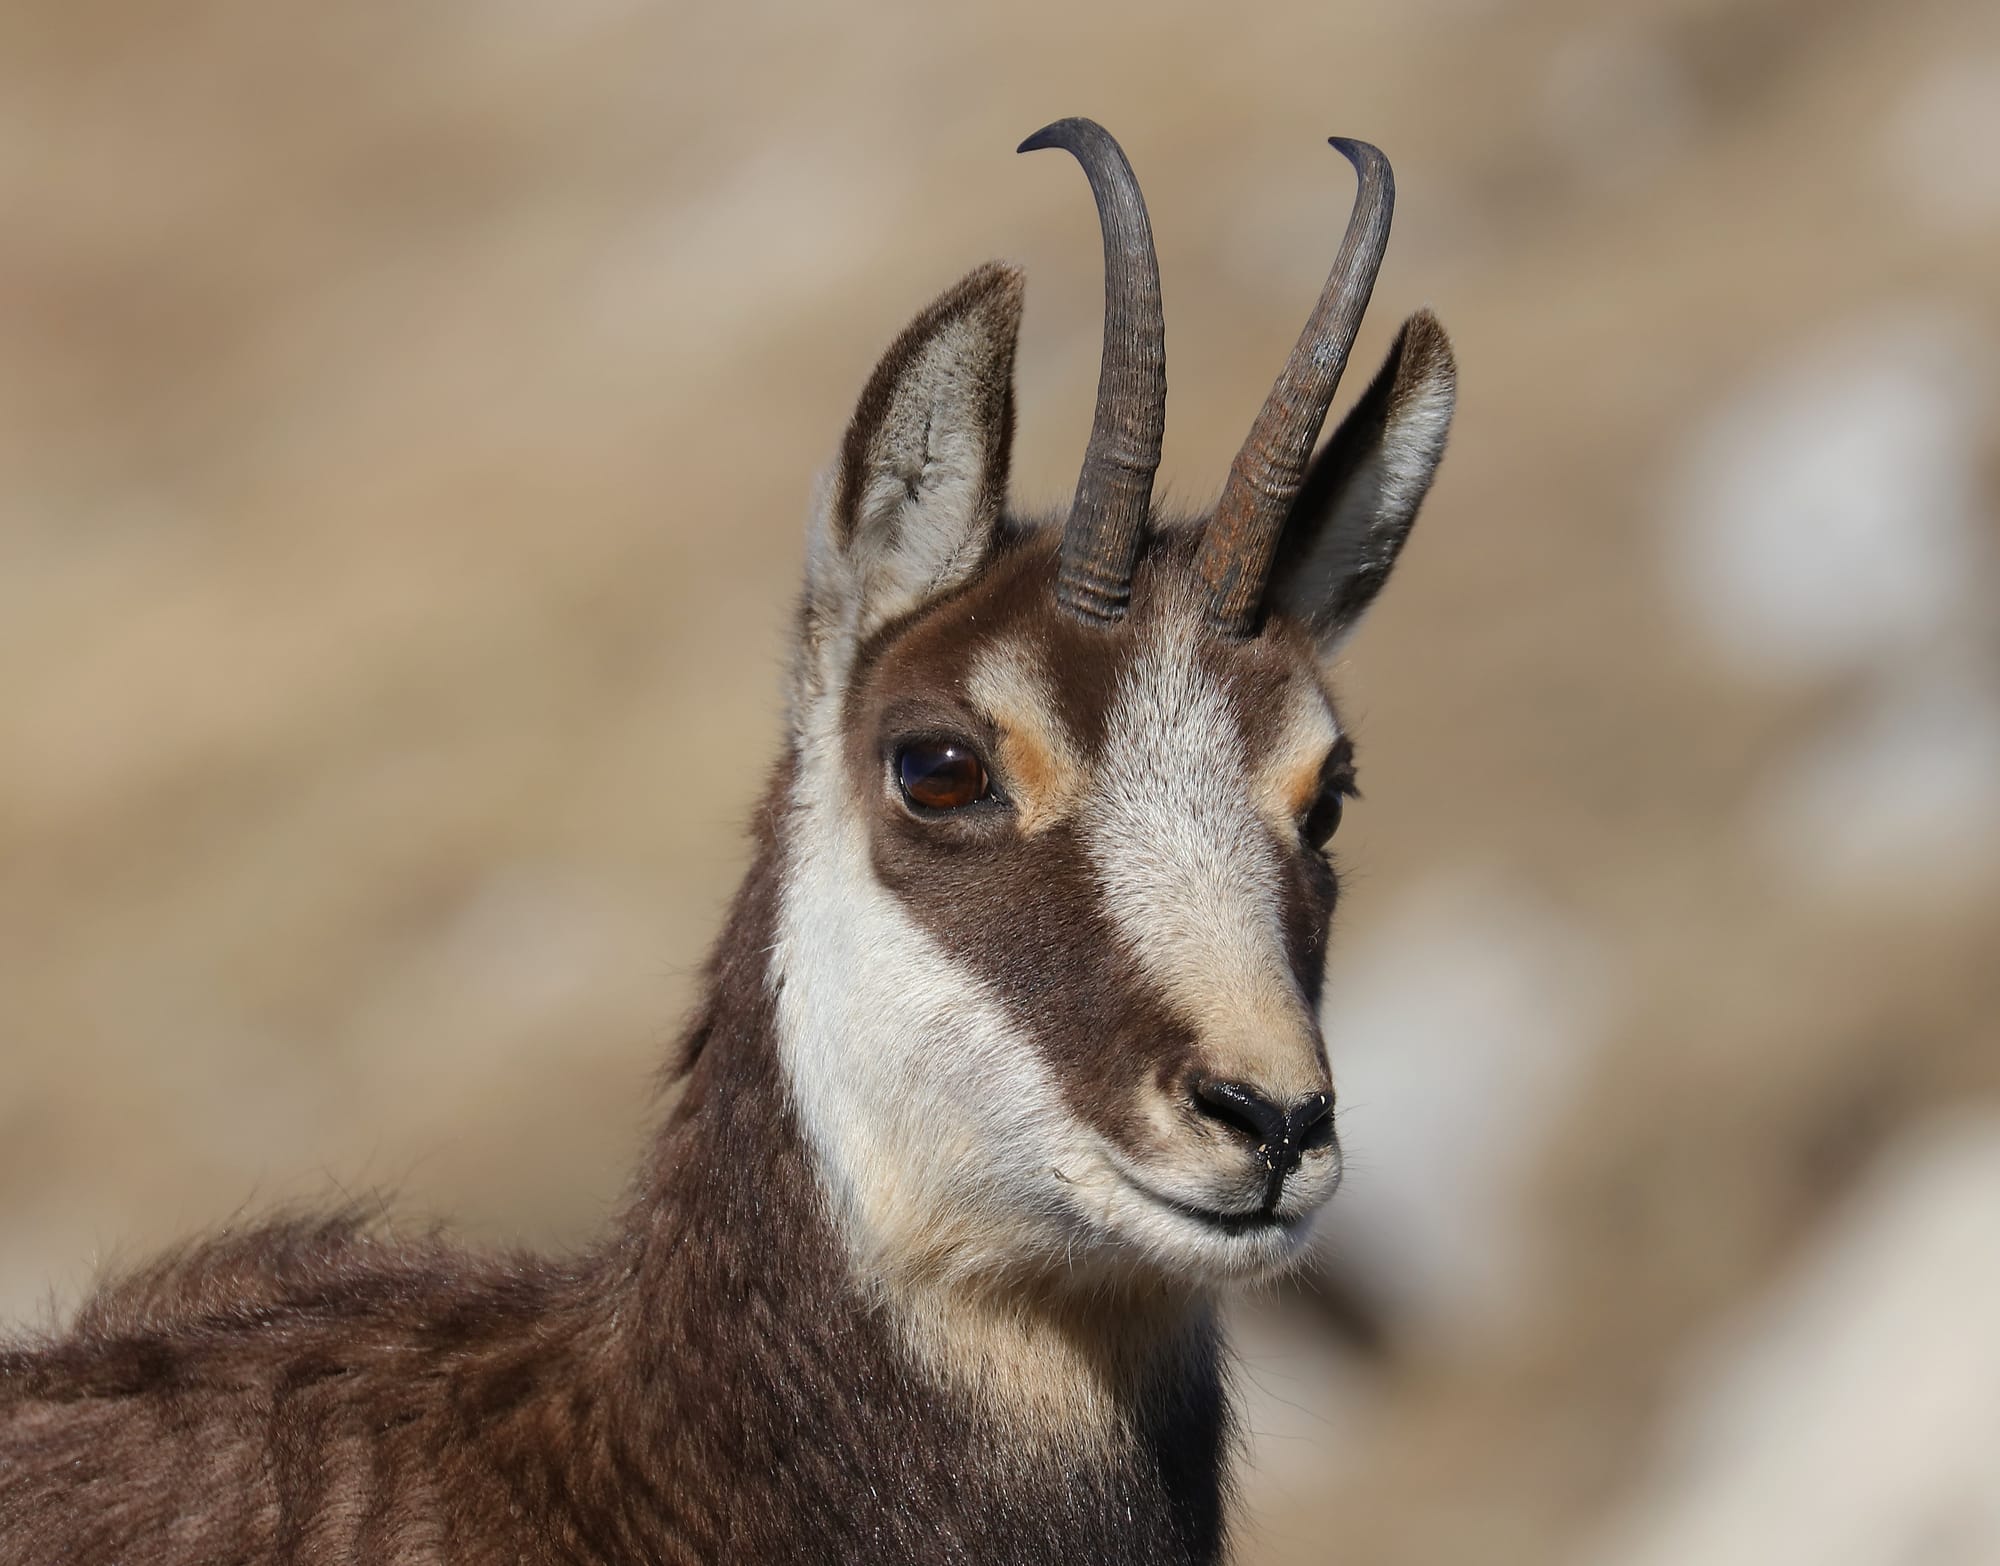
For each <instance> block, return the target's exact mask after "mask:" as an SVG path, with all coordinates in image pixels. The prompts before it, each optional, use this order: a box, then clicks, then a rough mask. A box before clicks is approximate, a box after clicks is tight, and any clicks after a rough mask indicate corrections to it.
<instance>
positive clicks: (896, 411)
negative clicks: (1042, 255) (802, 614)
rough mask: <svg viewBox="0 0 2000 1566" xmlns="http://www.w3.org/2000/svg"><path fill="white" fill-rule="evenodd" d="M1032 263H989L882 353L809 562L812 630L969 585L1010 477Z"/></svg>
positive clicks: (822, 507)
mask: <svg viewBox="0 0 2000 1566" xmlns="http://www.w3.org/2000/svg"><path fill="white" fill-rule="evenodd" d="M1020 330H1021V274H1020V273H1019V272H1018V271H1016V270H1015V269H1014V268H1012V267H1009V266H1002V265H999V264H997V263H996V264H993V265H988V266H983V267H981V268H979V269H978V270H977V271H975V272H973V273H971V274H970V275H969V276H967V277H966V278H965V279H964V280H963V281H961V282H960V283H958V285H957V286H956V287H954V288H952V289H950V290H948V291H947V292H946V293H945V294H943V295H942V296H941V297H940V298H938V299H937V300H936V301H935V302H934V303H932V304H931V305H930V306H929V307H928V308H926V309H925V310H924V311H923V312H922V313H921V314H919V315H918V316H917V318H916V319H915V320H914V321H912V322H911V323H910V324H909V325H908V326H907V327H905V328H904V329H903V333H902V335H901V336H900V337H898V338H897V339H896V340H895V342H894V343H892V344H891V345H890V347H889V351H888V352H887V353H886V354H884V355H883V356H882V362H881V363H880V364H878V365H876V366H875V373H874V374H873V375H871V376H870V377H869V378H868V385H867V387H866V389H864V390H863V392H862V393H861V401H860V402H859V403H858V404H857V405H856V406H855V409H854V419H853V422H852V423H850V424H849V425H848V427H847V436H846V439H845V440H843V441H842V442H841V447H840V458H839V461H838V463H837V464H836V465H835V468H834V471H833V473H832V474H831V475H830V476H829V479H828V481H827V483H826V484H825V486H824V487H823V491H822V495H821V499H820V503H819V507H818V515H817V516H816V517H815V519H814V525H813V537H812V543H811V548H810V553H809V558H808V560H807V567H806V616H807V621H808V626H807V628H808V632H809V634H810V635H811V637H812V639H813V640H814V641H815V642H819V643H822V644H823V643H824V642H825V641H826V640H827V639H829V638H832V639H836V640H838V641H840V642H843V643H845V644H846V645H847V646H848V647H850V648H851V647H852V645H853V644H854V643H855V642H858V641H859V640H860V639H861V638H862V637H865V636H866V635H868V634H869V633H870V632H871V631H874V630H876V629H877V628H879V627H880V626H882V625H884V624H886V623H887V622H888V621H890V620H892V619H894V618H896V617H897V616H899V615H903V614H907V613H908V612H909V611H911V610H912V609H917V608H920V607H921V606H923V605H924V604H926V603H928V602H930V601H931V600H932V599H934V598H937V597H939V596H941V595H942V594H944V593H947V592H950V591H951V590H952V589H953V588H955V587H958V586H960V585H961V584H962V583H963V582H964V581H965V580H966V579H967V578H968V577H970V576H971V575H972V573H973V572H974V571H976V570H977V569H978V568H979V566H980V564H981V562H982V561H983V560H984V559H985V558H986V554H987V550H988V548H989V547H990V545H991V544H992V541H993V533H994V529H995V528H996V526H997V525H998V523H999V520H1000V513H1001V508H1002V505H1003V503H1004V502H1005V499H1006V491H1007V457H1008V452H1009V449H1010V447H1011V446H1012V444H1013V436H1014V344H1015V341H1016V339H1017V338H1018V337H1019V335H1020Z"/></svg>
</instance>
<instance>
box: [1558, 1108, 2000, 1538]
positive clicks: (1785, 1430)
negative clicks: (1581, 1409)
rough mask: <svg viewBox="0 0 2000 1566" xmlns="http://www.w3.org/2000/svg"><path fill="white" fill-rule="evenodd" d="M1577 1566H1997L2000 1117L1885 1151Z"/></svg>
mask: <svg viewBox="0 0 2000 1566" xmlns="http://www.w3.org/2000/svg"><path fill="white" fill-rule="evenodd" d="M1583 1559H1585V1560H1587V1561H1589V1562H1591V1563H1593V1566H1690V1563H1699V1566H1773V1563H1776V1562H1786V1563H1789V1562H1794V1561H1797V1562H1802V1563H1803V1562H1810V1563H1811V1566H1892V1563H1901V1562H1911V1563H1914V1562H1919V1561H1921V1562H1925V1563H1927V1566H1930V1563H1935V1566H1974V1563H1982V1566H1991V1563H1994V1562H2000V1113H1996V1112H1994V1111H1992V1110H1984V1111H1980V1112H1973V1111H1969V1110H1968V1111H1963V1112H1960V1113H1958V1114H1955V1115H1952V1116H1949V1117H1947V1118H1943V1119H1939V1120H1936V1121H1933V1122H1930V1123H1928V1124H1924V1125H1922V1126H1920V1127H1918V1128H1917V1129H1916V1130H1914V1131H1912V1132H1910V1133H1909V1134H1908V1135H1907V1136H1906V1137H1905V1139H1904V1140H1903V1141H1901V1142H1899V1143H1898V1144H1896V1145H1895V1146H1894V1147H1892V1148H1891V1150H1890V1151H1889V1153H1888V1154H1887V1155H1886V1156H1885V1157H1884V1158H1883V1159H1882V1160H1881V1162H1880V1163H1879V1165H1878V1166H1877V1167H1876V1169H1875V1170H1874V1172H1873V1174H1872V1175H1871V1177H1870V1178H1869V1180H1868V1181H1867V1183H1866V1184H1865V1185H1864V1186H1863V1188H1862V1189H1861V1190H1860V1191H1859V1193H1858V1194H1857V1195H1856V1196H1855V1197H1854V1198H1853V1199H1852V1200H1851V1201H1850V1202H1849V1203H1848V1204H1847V1206H1846V1207H1845V1208H1844V1209H1843V1210H1841V1211H1840V1212H1839V1213H1838V1214H1837V1215H1836V1217H1835V1218H1834V1219H1833V1220H1832V1221H1831V1222H1830V1223H1829V1224H1828V1225H1827V1228H1826V1230H1825V1232H1824V1233H1823V1234H1822V1235H1821V1236H1820V1237H1819V1239H1818V1241H1817V1243H1815V1244H1814V1245H1813V1247H1812V1249H1811V1250H1810V1251H1809V1252H1808V1254H1807V1255H1806V1256H1805V1257H1804V1258H1803V1259H1802V1260H1801V1261H1800V1262H1799V1264H1798V1265H1797V1266H1796V1267H1795V1268H1794V1269H1793V1270H1792V1271H1791V1273H1790V1275H1789V1276H1787V1277H1786V1278H1785V1279H1784V1280H1783V1281H1782V1282H1780V1283H1779V1284H1778V1285H1777V1286H1776V1287H1775V1288H1774V1289H1772V1290H1771V1292H1770V1293H1769V1294H1768V1295H1767V1296H1766V1297H1765V1298H1764V1299H1763V1300H1761V1301H1760V1302H1759V1303H1758V1304H1756V1305H1755V1306H1754V1307H1753V1308H1752V1309H1751V1310H1750V1311H1749V1313H1748V1314H1747V1315H1746V1316H1745V1317H1744V1318H1743V1319H1742V1320H1741V1321H1739V1322H1737V1323H1736V1324H1735V1325H1734V1326H1733V1327H1732V1328H1731V1329H1729V1330H1728V1331H1726V1332H1725V1333H1724V1335H1723V1338H1722V1340H1721V1341H1719V1342H1717V1343H1715V1344H1714V1345H1713V1346H1712V1347H1711V1349H1710V1350H1709V1352H1708V1353H1707V1354H1706V1355H1705V1356H1704V1358H1703V1360H1702V1361H1701V1362H1700V1363H1699V1364H1697V1365H1695V1366H1694V1367H1692V1369H1691V1371H1690V1373H1689V1374H1688V1376H1687V1378H1686V1381H1685V1384H1684V1386H1683V1387H1682V1390H1681V1394H1680V1396H1679V1398H1678V1401H1677V1402H1676V1404H1675V1405H1674V1407H1673V1408H1672V1409H1671V1411H1670V1413H1669V1414H1668V1417H1667V1420H1666V1424H1665V1429H1664V1441H1663V1444H1662V1449H1661V1451H1660V1453H1659V1455H1658V1457H1657V1459H1656V1461H1655V1462H1654V1464H1653V1466H1652V1468H1651V1469H1650V1470H1649V1471H1648V1472H1646V1473H1645V1474H1644V1475H1643V1476H1642V1477H1641V1479H1640V1481H1639V1483H1638V1485H1637V1487H1636V1488H1635V1490H1634V1491H1633V1493H1632V1494H1631V1496H1630V1498H1629V1499H1628V1501H1627V1502H1626V1504H1625V1506H1624V1508H1623V1509H1622V1511H1621V1512H1620V1513H1619V1514H1618V1515H1616V1516H1615V1517H1614V1518H1613V1519H1612V1521H1611V1522H1610V1524H1609V1526H1608V1527H1607V1528H1606V1529H1605V1530H1604V1531H1603V1533H1602V1535H1601V1536H1600V1538H1599V1539H1598V1540H1597V1542H1596V1544H1595V1545H1594V1547H1593V1548H1591V1549H1590V1550H1589V1551H1587V1552H1586V1554H1585V1555H1584V1556H1583Z"/></svg>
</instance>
